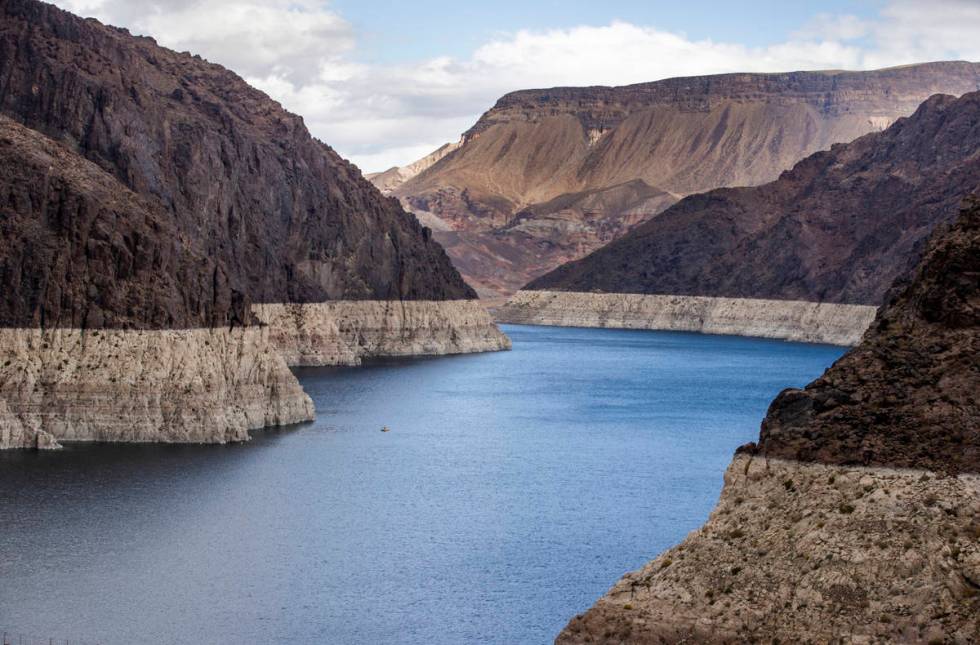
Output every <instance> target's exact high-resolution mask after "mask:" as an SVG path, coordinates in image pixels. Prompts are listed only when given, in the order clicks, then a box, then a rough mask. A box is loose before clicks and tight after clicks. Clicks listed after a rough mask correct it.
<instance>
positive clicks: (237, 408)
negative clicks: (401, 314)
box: [0, 0, 506, 445]
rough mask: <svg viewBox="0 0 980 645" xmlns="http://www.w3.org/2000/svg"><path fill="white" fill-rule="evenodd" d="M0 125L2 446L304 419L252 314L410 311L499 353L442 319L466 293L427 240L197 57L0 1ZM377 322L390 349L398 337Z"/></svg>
mask: <svg viewBox="0 0 980 645" xmlns="http://www.w3.org/2000/svg"><path fill="white" fill-rule="evenodd" d="M0 115H2V116H3V118H2V119H0V167H2V168H3V171H4V172H3V173H2V174H0V190H2V191H3V200H2V202H0V208H2V209H3V218H2V220H0V278H2V280H3V283H4V284H5V285H6V286H8V287H9V288H8V289H7V290H6V291H5V292H4V293H3V294H2V295H0V349H2V350H3V351H2V353H0V365H3V371H2V372H0V377H2V380H0V395H2V399H3V400H4V408H3V410H0V420H6V421H4V423H6V424H7V427H6V428H5V429H0V432H2V433H3V434H2V436H3V437H5V439H4V441H5V442H6V444H8V445H10V444H21V445H31V444H38V443H44V442H47V437H49V436H50V437H52V438H53V439H55V440H56V439H71V440H112V439H116V440H162V441H226V440H232V439H234V440H239V439H242V438H245V437H246V436H247V435H246V432H247V430H248V429H251V428H254V427H261V426H263V425H269V424H281V423H293V422H297V421H302V420H307V419H309V418H311V417H312V406H311V404H310V401H309V399H308V397H306V395H305V394H303V393H302V390H301V389H300V388H299V385H298V383H297V382H296V380H295V378H294V377H293V376H292V375H291V374H290V373H289V371H288V369H287V368H286V364H285V362H284V361H283V359H282V356H281V355H280V354H279V353H278V350H279V349H283V348H279V347H277V346H276V345H275V342H276V341H278V340H279V339H281V338H283V337H284V334H283V331H282V330H277V329H275V328H272V329H264V328H262V327H263V325H262V323H261V321H259V320H258V319H257V318H256V317H255V315H254V313H253V307H255V306H258V305H273V304H289V305H291V306H294V307H304V306H309V307H313V308H316V307H317V306H319V305H320V304H321V303H324V302H328V301H329V302H331V303H338V302H351V301H353V302H362V301H366V302H376V301H396V302H401V301H411V302H414V301H418V302H424V303H427V306H428V310H427V311H428V316H429V317H430V318H432V319H441V320H442V324H441V326H440V325H439V324H436V323H431V322H430V324H428V325H427V327H426V331H425V332H424V333H432V334H433V335H434V336H437V335H438V333H439V332H432V331H431V330H433V329H438V330H441V331H445V332H446V333H447V334H449V337H447V338H446V339H444V345H446V346H447V347H448V346H451V347H455V348H459V349H460V351H482V350H489V349H499V348H500V347H502V346H504V345H506V339H505V338H504V337H503V335H502V334H500V332H499V330H497V329H496V327H495V326H494V325H493V323H492V322H491V321H490V320H489V319H488V318H485V319H484V321H483V322H484V323H485V325H484V327H483V328H480V329H477V328H476V326H475V325H470V326H464V327H458V328H457V327H453V322H452V321H453V320H454V316H456V315H457V311H456V310H457V309H458V308H459V307H458V305H457V304H456V303H457V302H458V301H460V300H465V299H468V298H471V297H472V296H473V295H474V294H473V292H472V290H471V289H470V288H469V287H467V286H466V284H465V283H464V282H463V280H462V278H461V277H460V276H459V274H458V273H457V272H456V271H455V270H454V269H453V268H452V266H451V264H450V262H449V259H448V257H447V256H446V254H445V253H444V252H443V250H442V249H441V248H440V247H439V245H438V244H437V243H436V242H435V241H433V240H432V238H431V235H430V233H429V231H428V230H427V229H424V228H423V227H421V226H420V225H419V224H418V223H417V222H416V221H415V220H414V218H412V217H411V216H409V215H407V214H406V213H405V212H404V211H403V210H402V209H401V207H400V206H399V204H398V202H397V201H396V200H394V199H390V198H386V197H384V196H382V195H381V194H380V193H379V192H378V191H377V190H376V189H375V188H374V187H373V186H371V185H370V183H369V182H367V181H366V180H365V179H364V178H363V177H361V175H360V172H359V171H358V170H357V169H356V168H354V167H353V166H351V165H350V164H349V163H347V162H346V161H344V160H343V159H341V158H340V157H339V156H337V155H336V153H334V152H333V151H332V150H331V149H330V148H329V147H328V146H326V145H324V144H323V143H321V142H319V141H316V140H315V139H313V138H312V137H311V136H310V134H309V133H308V131H307V130H306V128H305V126H304V125H303V122H302V119H301V118H299V117H297V116H295V115H292V114H289V113H288V112H286V111H284V110H283V109H282V108H281V107H280V106H279V105H278V104H277V103H275V102H274V101H272V100H271V99H269V98H268V97H267V96H266V95H264V94H262V93H261V92H258V91H256V90H254V89H252V88H251V87H249V86H248V85H247V84H246V83H245V82H244V81H242V79H240V78H239V77H238V76H236V75H235V74H234V73H232V72H230V71H228V70H226V69H224V68H222V67H220V66H218V65H213V64H210V63H208V62H207V61H204V60H202V59H201V58H200V57H197V56H192V55H190V54H186V53H184V54H178V53H176V52H172V51H169V50H167V49H164V48H162V47H159V46H157V45H156V43H155V42H154V41H153V40H152V39H150V38H142V37H133V36H131V35H130V34H129V33H127V32H126V31H125V30H120V29H116V28H113V27H107V26H104V25H101V24H100V23H98V22H97V21H94V20H83V19H81V18H78V17H76V16H73V15H71V14H69V13H67V12H64V11H61V10H59V9H57V8H55V7H53V6H51V5H48V4H44V3H42V2H37V1H35V0H6V1H5V2H3V3H0ZM399 320H401V321H402V322H404V323H405V324H406V325H409V324H411V321H410V320H408V319H399ZM334 327H336V325H334ZM385 331H390V332H391V333H392V334H394V335H395V336H394V338H393V339H391V340H390V342H389V343H388V345H387V346H388V348H389V349H390V351H396V350H397V349H398V340H397V339H406V338H407V337H410V335H411V333H412V332H414V331H416V330H413V329H410V328H398V327H396V326H394V325H392V326H389V327H387V328H385ZM109 332H113V333H109ZM466 333H471V334H472V336H471V337H469V338H462V336H463V335H464V334H466ZM25 334H26V336H25ZM25 338H27V339H29V341H28V340H24V339H25ZM95 338H99V339H101V340H99V341H95V340H94V339H95ZM106 339H109V340H106ZM346 340H347V341H348V342H353V339H346ZM406 342H407V341H406ZM433 342H435V341H433ZM25 343H27V345H26V346H27V347H28V349H26V350H25V349H24V347H25ZM411 347H414V345H412V344H411V343H409V344H407V345H405V347H404V348H402V349H403V351H402V353H406V354H408V353H411V349H410V348H411ZM463 348H465V349H463ZM190 350H193V351H191V352H190V353H188V352H189V351H190ZM321 354H322V355H324V356H327V355H328V354H329V352H325V351H324V352H321ZM38 361H40V362H38ZM327 362H330V363H333V362H336V357H332V356H331V357H329V360H328V361H327Z"/></svg>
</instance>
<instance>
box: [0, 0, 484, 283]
mask: <svg viewBox="0 0 980 645" xmlns="http://www.w3.org/2000/svg"><path fill="white" fill-rule="evenodd" d="M0 112H2V113H4V114H6V115H7V116H9V117H11V118H12V119H14V120H17V121H19V122H21V123H22V124H24V125H26V126H28V127H30V128H32V129H35V130H38V131H39V132H42V133H44V134H46V135H47V136H49V137H51V138H52V139H55V140H56V141H60V142H62V143H64V144H65V145H66V146H67V147H69V148H70V149H71V150H73V151H75V152H77V153H78V154H80V155H81V156H83V157H85V158H87V159H89V160H91V161H93V162H95V163H96V164H97V165H99V166H100V167H101V168H103V169H104V170H105V171H106V172H108V173H109V174H111V175H113V176H114V177H116V178H117V179H118V180H119V181H120V182H121V183H122V184H123V185H125V186H127V187H128V188H130V189H131V190H132V191H133V192H135V193H137V194H139V195H141V196H144V197H146V198H149V199H153V200H154V201H156V202H157V203H159V204H160V206H161V207H163V208H165V209H166V210H167V211H168V212H169V213H170V214H171V216H172V217H173V219H174V221H175V225H176V226H177V227H178V229H179V230H181V231H185V232H188V233H193V234H194V236H195V237H196V238H198V240H199V243H200V245H201V247H202V250H203V252H204V253H205V255H207V256H208V257H212V258H215V259H220V260H221V261H222V262H223V263H224V265H225V266H226V267H227V271H228V272H229V279H230V280H231V282H232V284H235V285H240V286H241V288H242V289H243V291H244V292H245V293H246V294H247V295H248V296H249V297H250V298H251V299H252V300H253V301H255V302H322V301H325V300H337V299H352V300H364V299H392V298H394V299H416V300H417V299H422V300H445V299H457V298H468V297H472V295H473V293H472V291H471V290H470V289H469V288H468V287H467V286H466V285H465V284H464V283H463V281H462V280H461V279H460V277H459V275H458V274H457V272H456V271H455V270H453V268H452V266H451V265H450V263H449V260H448V258H447V257H446V255H445V253H444V252H443V251H442V249H441V248H440V247H439V245H438V244H437V243H436V242H434V241H433V240H432V239H431V236H430V235H429V234H428V233H426V232H425V231H424V230H423V228H422V227H421V226H419V225H418V224H417V223H416V222H415V221H414V220H413V218H411V217H408V216H406V214H405V212H404V211H403V210H402V209H401V208H400V207H399V205H398V203H397V202H396V201H395V200H392V199H387V198H384V197H383V196H381V195H380V194H379V193H378V191H377V190H375V189H374V188H373V187H372V186H371V185H370V184H369V182H367V181H366V180H365V179H363V177H361V174H360V172H359V171H358V170H357V169H356V168H355V167H354V166H352V165H351V164H350V163H348V162H347V161H345V160H343V159H341V158H340V157H339V156H338V155H337V154H336V153H335V152H334V151H333V150H331V149H330V148H329V147H328V146H326V145H325V144H323V143H321V142H319V141H317V140H315V139H313V138H312V137H311V136H310V134H309V132H308V131H307V129H306V127H305V125H304V124H303V120H302V119H301V118H300V117H298V116H296V115H293V114H290V113H289V112H286V111H285V110H283V109H282V107H281V106H280V105H279V104H278V103H276V102H275V101H273V100H272V99H270V98H269V97H268V96H266V95H265V94H263V93H262V92H259V91H258V90H255V89H253V88H252V87H250V86H249V85H248V84H246V83H245V81H243V80H242V79H241V78H239V77H238V76H237V75H236V74H234V73H233V72H231V71H229V70H227V69H225V68H223V67H221V66H219V65H215V64H212V63H208V62H207V61H205V60H203V59H201V58H200V57H198V56H192V55H190V54H187V53H183V54H180V53H177V52H173V51H170V50H168V49H165V48H163V47H159V46H157V45H156V43H155V42H154V41H153V40H152V39H151V38H144V37H133V36H131V35H129V34H128V33H127V32H126V31H124V30H120V29H115V28H112V27H106V26H103V25H101V24H99V23H98V22H96V21H94V20H82V19H81V18H78V17H76V16H73V15H71V14H69V13H67V12H64V11H61V10H59V9H57V8H55V7H53V6H51V5H47V4H44V3H42V2H37V1H36V0H5V2H4V3H3V4H2V5H0Z"/></svg>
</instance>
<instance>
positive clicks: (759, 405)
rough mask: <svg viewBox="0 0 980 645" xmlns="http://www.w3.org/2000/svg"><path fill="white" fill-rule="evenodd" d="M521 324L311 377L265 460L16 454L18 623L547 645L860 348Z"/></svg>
mask: <svg viewBox="0 0 980 645" xmlns="http://www.w3.org/2000/svg"><path fill="white" fill-rule="evenodd" d="M504 329H505V331H506V332H507V333H508V335H510V337H511V339H512V340H513V342H514V349H513V350H512V351H510V352H502V353H495V354H482V355H468V356H455V357H442V358H432V359H415V360H400V361H385V362H379V363H375V364H372V365H368V366H365V367H361V368H319V369H302V370H297V374H298V376H299V378H300V380H301V381H302V383H303V385H304V387H305V388H306V390H307V392H309V393H310V395H311V396H312V397H313V400H314V402H315V403H316V407H317V421H316V422H314V423H310V424H304V425H301V426H295V427H291V428H287V429H281V430H273V431H261V432H256V433H254V435H253V437H254V438H253V440H252V441H251V442H248V443H245V444H239V445H228V446H160V445H145V446H128V445H101V446H96V445H84V444H81V445H80V444H74V445H69V446H68V447H66V448H65V449H64V450H62V451H56V452H48V453H32V452H23V451H17V452H6V453H0V630H4V629H6V630H11V631H14V632H19V633H24V634H29V635H33V636H35V637H37V638H39V639H40V638H43V639H45V642H46V639H47V638H49V637H51V638H55V639H62V640H64V639H66V638H72V639H83V640H86V641H90V642H101V643H105V644H116V643H119V644H128V643H177V642H189V643H241V642H249V643H258V642H262V643H426V644H429V643H447V644H448V643H453V644H455V643H477V642H479V643H546V642H550V641H551V640H552V639H553V638H554V636H555V635H556V634H557V633H558V631H559V630H560V629H561V628H562V627H563V626H564V624H565V623H566V622H567V621H568V619H569V618H571V617H572V616H574V615H575V614H576V613H579V612H582V611H584V610H585V609H586V608H588V607H589V606H590V605H591V604H592V603H593V602H594V601H595V600H596V599H597V598H598V597H599V596H600V595H602V594H603V593H604V592H605V591H606V590H607V589H608V588H609V587H610V586H612V584H613V583H614V582H615V581H616V580H617V579H618V578H619V577H620V576H621V575H622V574H623V573H625V572H627V571H629V570H631V569H635V568H637V567H639V566H641V565H642V564H643V563H645V562H646V561H647V560H649V559H651V558H653V557H654V556H655V555H656V554H657V553H658V552H660V551H662V550H663V549H665V548H667V547H669V546H671V545H673V544H675V543H677V542H678V541H680V540H682V539H683V538H684V536H685V535H686V534H687V533H688V532H690V531H691V530H693V529H695V528H697V527H698V526H699V525H700V524H701V523H702V522H703V521H704V520H705V519H706V518H707V516H708V513H709V512H710V510H711V508H712V507H713V506H714V503H715V501H716V500H717V497H718V493H719V491H720V490H721V485H722V474H723V472H724V469H725V467H726V466H727V464H728V462H729V461H730V459H731V456H732V453H733V451H734V450H735V448H736V447H737V446H738V445H740V444H742V443H745V442H747V441H752V440H754V439H755V438H756V437H757V435H758V429H759V422H760V421H761V419H762V417H763V415H764V414H765V411H766V408H767V406H768V404H769V402H770V401H771V400H772V398H773V397H774V396H775V395H776V394H777V393H778V392H779V391H780V390H781V389H783V388H785V387H790V386H802V385H804V384H805V383H807V382H809V381H810V380H812V379H813V378H815V377H816V376H818V375H820V374H821V373H822V372H823V370H824V369H825V368H827V367H829V366H830V364H831V363H832V362H833V361H834V360H835V359H836V358H837V357H839V356H840V355H841V354H842V352H843V349H841V348H838V347H830V346H822V345H804V344H797V343H786V342H780V341H769V340H760V339H749V338H737V337H722V336H704V335H696V334H686V333H674V332H649V331H624V330H603V329H563V328H547V327H520V326H505V327H504ZM382 426H388V427H389V428H390V432H381V431H380V429H381V428H382Z"/></svg>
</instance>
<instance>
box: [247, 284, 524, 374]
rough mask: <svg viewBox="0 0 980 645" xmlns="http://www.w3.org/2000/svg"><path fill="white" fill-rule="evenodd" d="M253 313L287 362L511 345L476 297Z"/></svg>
mask: <svg viewBox="0 0 980 645" xmlns="http://www.w3.org/2000/svg"><path fill="white" fill-rule="evenodd" d="M255 313H256V314H257V316H258V318H259V319H260V320H261V321H262V322H264V323H266V324H268V325H269V327H270V329H272V331H273V336H272V342H273V343H274V345H275V346H276V348H277V349H278V350H279V353H280V354H282V356H283V357H284V358H285V359H286V362H288V363H289V364H290V365H359V364H360V363H361V361H362V359H366V358H380V357H392V356H434V355H444V354H468V353H471V352H485V351H496V350H504V349H510V340H509V339H508V338H507V337H506V336H505V335H504V334H503V333H501V332H500V330H499V329H497V327H496V326H495V325H494V324H493V320H492V319H491V318H490V314H489V313H487V310H486V309H485V308H484V307H483V306H482V305H481V304H480V303H479V302H478V301H476V300H453V301H422V300H413V301H405V300H403V301H393V300H359V301H350V300H347V301H338V302H324V303H320V304H310V305H298V304H279V305H258V306H256V308H255Z"/></svg>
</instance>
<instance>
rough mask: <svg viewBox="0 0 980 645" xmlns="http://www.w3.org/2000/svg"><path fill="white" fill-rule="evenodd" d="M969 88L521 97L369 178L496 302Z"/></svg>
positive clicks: (781, 78) (588, 92)
mask: <svg viewBox="0 0 980 645" xmlns="http://www.w3.org/2000/svg"><path fill="white" fill-rule="evenodd" d="M978 89H980V65H978V64H976V63H967V62H939V63H928V64H920V65H909V66H903V67H897V68H890V69H882V70H874V71H867V72H847V71H820V72H794V73H786V74H723V75H715V76H701V77H689V78H674V79H667V80H663V81H656V82H652V83H644V84H640V85H631V86H625V87H581V88H569V87H559V88H551V89H540V90H522V91H518V92H513V93H511V94H508V95H506V96H504V97H502V98H501V99H500V100H499V101H497V103H496V105H495V106H494V107H493V108H492V109H490V110H489V111H487V112H486V113H485V114H484V115H483V116H481V117H480V119H479V121H478V122H477V123H476V124H475V125H474V126H473V127H472V128H470V130H468V131H467V132H466V133H464V134H463V137H462V140H461V141H460V142H458V143H456V144H452V145H447V146H444V147H443V148H440V150H439V151H437V152H436V153H433V155H430V156H429V157H427V158H426V159H424V160H420V163H418V164H412V165H410V166H406V167H404V168H395V169H391V170H389V171H386V172H385V173H380V174H378V175H375V176H374V178H373V180H374V181H375V182H376V183H377V185H378V186H379V187H381V188H382V189H383V190H385V191H386V192H387V193H389V194H392V195H394V196H396V197H398V198H399V199H401V201H402V202H403V204H404V205H405V206H406V208H408V209H409V210H410V211H412V212H413V213H415V214H416V216H417V217H418V219H419V220H420V221H421V222H422V223H423V224H425V225H426V226H429V227H430V228H431V229H432V231H433V236H434V237H435V239H437V240H438V241H439V242H441V243H442V244H443V246H445V248H446V250H447V252H448V253H449V255H450V257H451V258H452V259H453V262H454V264H455V265H456V267H457V268H458V269H459V270H460V272H461V273H462V274H463V276H464V277H465V278H466V279H467V281H468V282H469V283H470V284H471V285H472V286H473V287H474V288H475V289H476V290H477V292H478V293H479V294H480V295H481V297H483V298H485V299H489V300H491V301H500V300H501V299H502V298H505V297H507V296H509V295H512V294H513V293H514V292H515V291H517V290H518V289H520V288H521V287H522V286H523V285H525V284H526V283H528V282H530V281H531V280H533V279H534V278H537V277H539V276H540V275H542V274H545V273H547V272H548V271H550V270H552V269H554V268H555V267H557V266H559V265H561V264H563V263H565V262H568V261H571V260H575V259H577V258H580V257H582V256H585V255H587V254H589V253H590V252H592V251H594V250H596V249H597V248H600V247H601V246H603V245H605V244H607V243H609V242H612V241H613V240H615V239H617V238H619V237H621V236H623V235H625V234H626V233H627V232H630V231H632V230H634V229H635V228H636V227H638V226H640V225H642V223H643V222H646V221H648V220H651V219H656V218H658V216H659V214H660V213H662V212H663V211H664V210H665V209H666V208H667V207H669V206H670V205H671V204H673V203H675V202H677V201H678V200H679V199H681V198H683V197H684V196H686V195H691V194H695V193H700V192H704V191H707V190H711V189H714V188H719V187H726V186H744V185H757V184H761V183H765V182H769V181H772V180H774V179H776V178H777V177H778V176H779V174H780V173H781V172H783V171H784V170H787V169H789V168H790V167H792V166H793V164H794V163H796V162H797V161H799V160H801V159H803V158H805V157H807V156H808V155H810V154H813V153H815V152H817V151H820V150H825V149H827V148H830V146H831V145H833V144H835V143H843V142H848V141H851V140H853V139H855V138H857V137H859V136H861V135H864V134H866V133H869V132H874V131H880V130H883V129H885V128H886V127H887V126H889V125H890V124H891V123H892V122H894V121H895V120H896V119H898V118H900V117H904V116H908V115H909V114H911V113H912V112H913V111H915V109H916V108H917V107H918V106H919V104H920V103H922V101H924V100H925V99H927V98H928V97H930V96H932V95H934V94H940V93H941V94H952V95H956V96H959V95H961V94H964V93H966V92H972V91H976V90H978Z"/></svg>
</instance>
